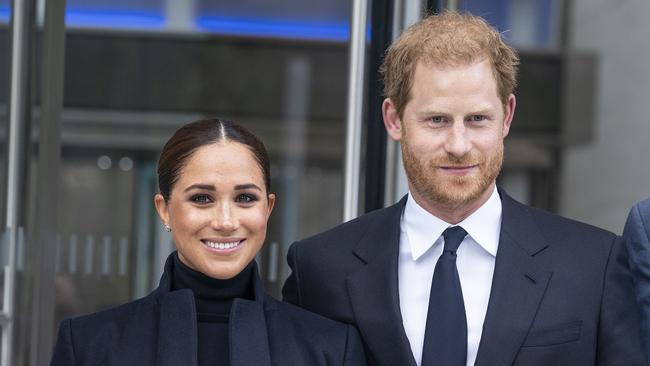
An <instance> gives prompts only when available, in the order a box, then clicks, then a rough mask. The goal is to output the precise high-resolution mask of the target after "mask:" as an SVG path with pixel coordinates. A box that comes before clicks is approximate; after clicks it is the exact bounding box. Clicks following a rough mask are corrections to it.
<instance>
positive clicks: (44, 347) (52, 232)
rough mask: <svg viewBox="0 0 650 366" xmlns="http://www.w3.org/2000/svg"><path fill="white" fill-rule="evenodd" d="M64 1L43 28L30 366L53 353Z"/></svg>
mask: <svg viewBox="0 0 650 366" xmlns="http://www.w3.org/2000/svg"><path fill="white" fill-rule="evenodd" d="M65 4H66V2H65V0H48V1H47V2H46V4H45V22H44V25H43V59H42V64H41V70H42V73H41V78H42V82H41V85H42V86H41V94H40V95H41V118H40V124H39V126H40V129H39V131H40V132H39V140H38V146H39V148H38V171H37V173H36V174H37V176H36V197H35V199H36V212H35V222H34V228H33V230H32V232H33V233H34V235H33V237H32V239H33V243H34V246H33V248H34V251H33V252H34V257H35V258H34V259H35V260H34V270H35V273H34V297H33V299H34V300H33V301H34V302H33V313H32V319H33V321H32V332H31V334H32V344H31V352H32V355H33V357H32V359H31V361H32V365H34V366H36V365H46V364H47V363H48V361H49V359H50V356H51V353H52V348H53V343H54V342H53V339H52V336H53V333H54V332H53V330H54V327H55V324H54V306H55V301H54V300H55V288H54V276H55V263H54V261H52V260H51V258H55V256H56V245H55V243H56V237H57V214H58V196H59V172H60V166H61V115H62V113H63V75H64V60H65Z"/></svg>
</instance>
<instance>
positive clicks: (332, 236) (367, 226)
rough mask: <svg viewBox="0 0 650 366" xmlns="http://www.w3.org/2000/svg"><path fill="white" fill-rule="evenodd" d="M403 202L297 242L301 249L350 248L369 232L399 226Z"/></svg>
mask: <svg viewBox="0 0 650 366" xmlns="http://www.w3.org/2000/svg"><path fill="white" fill-rule="evenodd" d="M402 206H403V202H402V201H400V202H398V203H396V204H395V205H393V206H390V207H386V208H381V209H378V210H374V211H371V212H369V213H367V214H364V215H362V216H359V217H357V218H355V219H352V220H350V221H347V222H344V223H342V224H340V225H337V226H335V227H333V228H330V229H328V230H325V231H323V232H321V233H318V234H315V235H313V236H310V237H307V238H305V239H302V240H300V241H298V242H296V245H298V246H300V247H301V248H306V247H322V246H323V245H325V246H332V245H334V246H345V247H347V246H349V245H350V244H351V243H356V242H358V241H359V240H361V238H363V237H364V236H365V235H366V234H367V233H368V232H369V231H372V230H380V229H385V226H386V225H399V217H400V214H399V213H398V211H399V212H401V207H402Z"/></svg>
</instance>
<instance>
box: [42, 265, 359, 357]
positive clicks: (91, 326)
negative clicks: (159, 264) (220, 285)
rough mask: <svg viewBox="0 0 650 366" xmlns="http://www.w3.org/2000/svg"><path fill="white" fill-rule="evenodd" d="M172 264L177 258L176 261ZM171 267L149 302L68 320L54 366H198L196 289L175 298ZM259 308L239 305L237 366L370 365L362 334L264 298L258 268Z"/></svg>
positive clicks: (233, 323) (233, 336)
mask: <svg viewBox="0 0 650 366" xmlns="http://www.w3.org/2000/svg"><path fill="white" fill-rule="evenodd" d="M170 258H171V257H170ZM170 267H171V260H170V259H168V260H167V263H166V265H165V272H164V274H163V276H162V279H161V280H160V285H159V287H158V288H157V289H156V290H154V291H153V292H152V293H151V294H149V295H148V296H146V297H144V298H142V299H140V300H136V301H133V302H131V303H128V304H125V305H121V306H118V307H115V308H112V309H109V310H105V311H102V312H98V313H95V314H91V315H86V316H81V317H78V318H73V319H66V320H64V321H63V322H62V324H61V326H60V328H59V337H58V341H57V344H56V347H55V349H54V354H53V356H52V361H51V363H50V365H51V366H99V365H101V366H109V365H114V366H127V365H134V366H135V365H137V366H154V365H155V366H179V365H183V366H195V365H196V364H197V344H198V341H197V320H196V318H197V316H196V306H195V303H194V295H193V293H192V291H191V290H190V289H183V290H178V291H171V290H170V289H171V278H170V277H171V274H170ZM254 277H255V280H254V282H255V285H254V286H255V288H254V293H255V300H254V301H251V300H245V299H235V300H234V302H233V305H232V310H231V314H230V322H229V327H230V365H231V366H271V365H283V366H285V365H287V366H290V365H295V366H298V365H300V366H304V365H322V366H325V365H327V366H330V365H345V366H357V365H365V364H366V363H365V357H364V354H363V347H362V345H361V340H360V339H359V335H358V333H357V331H356V330H355V329H354V328H353V327H352V326H349V325H344V324H341V323H338V322H335V321H333V320H329V319H326V318H324V317H321V316H319V315H316V314H313V313H310V312H308V311H306V310H303V309H300V308H297V307H295V306H293V305H290V304H286V303H282V302H280V301H278V300H275V299H273V298H272V297H270V296H269V295H267V294H266V293H265V292H264V289H263V285H262V281H261V280H260V279H259V276H258V274H257V268H255V275H254Z"/></svg>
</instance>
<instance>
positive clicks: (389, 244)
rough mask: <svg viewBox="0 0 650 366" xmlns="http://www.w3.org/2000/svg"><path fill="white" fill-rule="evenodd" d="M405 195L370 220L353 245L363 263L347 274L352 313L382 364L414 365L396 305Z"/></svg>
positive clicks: (388, 365) (397, 303)
mask: <svg viewBox="0 0 650 366" xmlns="http://www.w3.org/2000/svg"><path fill="white" fill-rule="evenodd" d="M405 204H406V197H404V198H403V199H402V200H401V201H400V202H398V203H397V204H395V205H393V206H391V207H389V208H387V209H386V211H385V213H384V215H383V216H382V217H381V218H379V219H377V220H375V222H373V224H372V225H373V226H372V227H370V228H369V229H368V231H367V232H366V234H365V236H364V237H363V238H362V239H361V241H359V243H358V244H357V246H356V247H355V249H354V254H355V255H356V256H357V257H358V258H359V259H360V260H361V261H362V262H363V263H364V264H365V265H364V266H363V267H362V268H361V269H360V270H358V271H356V272H355V273H354V274H352V275H351V276H350V277H348V278H347V286H348V292H349V296H350V299H351V303H352V308H353V311H354V317H355V320H356V323H357V326H358V328H359V331H360V332H361V334H362V335H363V339H364V341H365V342H366V344H367V346H368V349H369V351H370V353H371V357H372V358H373V359H375V360H376V361H377V363H378V364H379V365H382V366H394V365H401V366H408V365H412V366H415V360H414V358H413V355H412V353H411V348H410V345H409V342H408V338H407V337H406V332H405V331H404V327H403V325H402V316H401V313H400V309H399V294H398V282H397V263H398V254H399V237H400V220H401V215H402V210H403V209H404V205H405Z"/></svg>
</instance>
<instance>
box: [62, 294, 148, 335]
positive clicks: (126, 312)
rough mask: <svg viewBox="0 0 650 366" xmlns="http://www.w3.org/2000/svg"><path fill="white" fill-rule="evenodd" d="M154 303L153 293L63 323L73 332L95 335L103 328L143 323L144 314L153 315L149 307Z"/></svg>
mask: <svg viewBox="0 0 650 366" xmlns="http://www.w3.org/2000/svg"><path fill="white" fill-rule="evenodd" d="M155 303H156V296H155V292H154V293H151V294H149V295H147V296H145V297H143V298H140V299H137V300H134V301H131V302H128V303H125V304H121V305H116V306H113V307H109V308H106V309H104V310H100V311H97V312H94V313H90V314H85V315H79V316H74V317H71V318H68V319H65V320H64V321H67V322H69V323H70V326H71V328H72V330H73V331H75V332H84V331H91V332H93V333H96V331H97V330H98V329H101V328H102V327H104V326H109V327H115V326H116V325H120V324H125V325H126V324H132V323H133V321H134V320H136V323H140V322H142V321H145V319H146V316H145V317H143V315H146V314H154V313H155V312H153V311H151V310H152V309H151V307H152V306H153V305H154V304H155Z"/></svg>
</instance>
